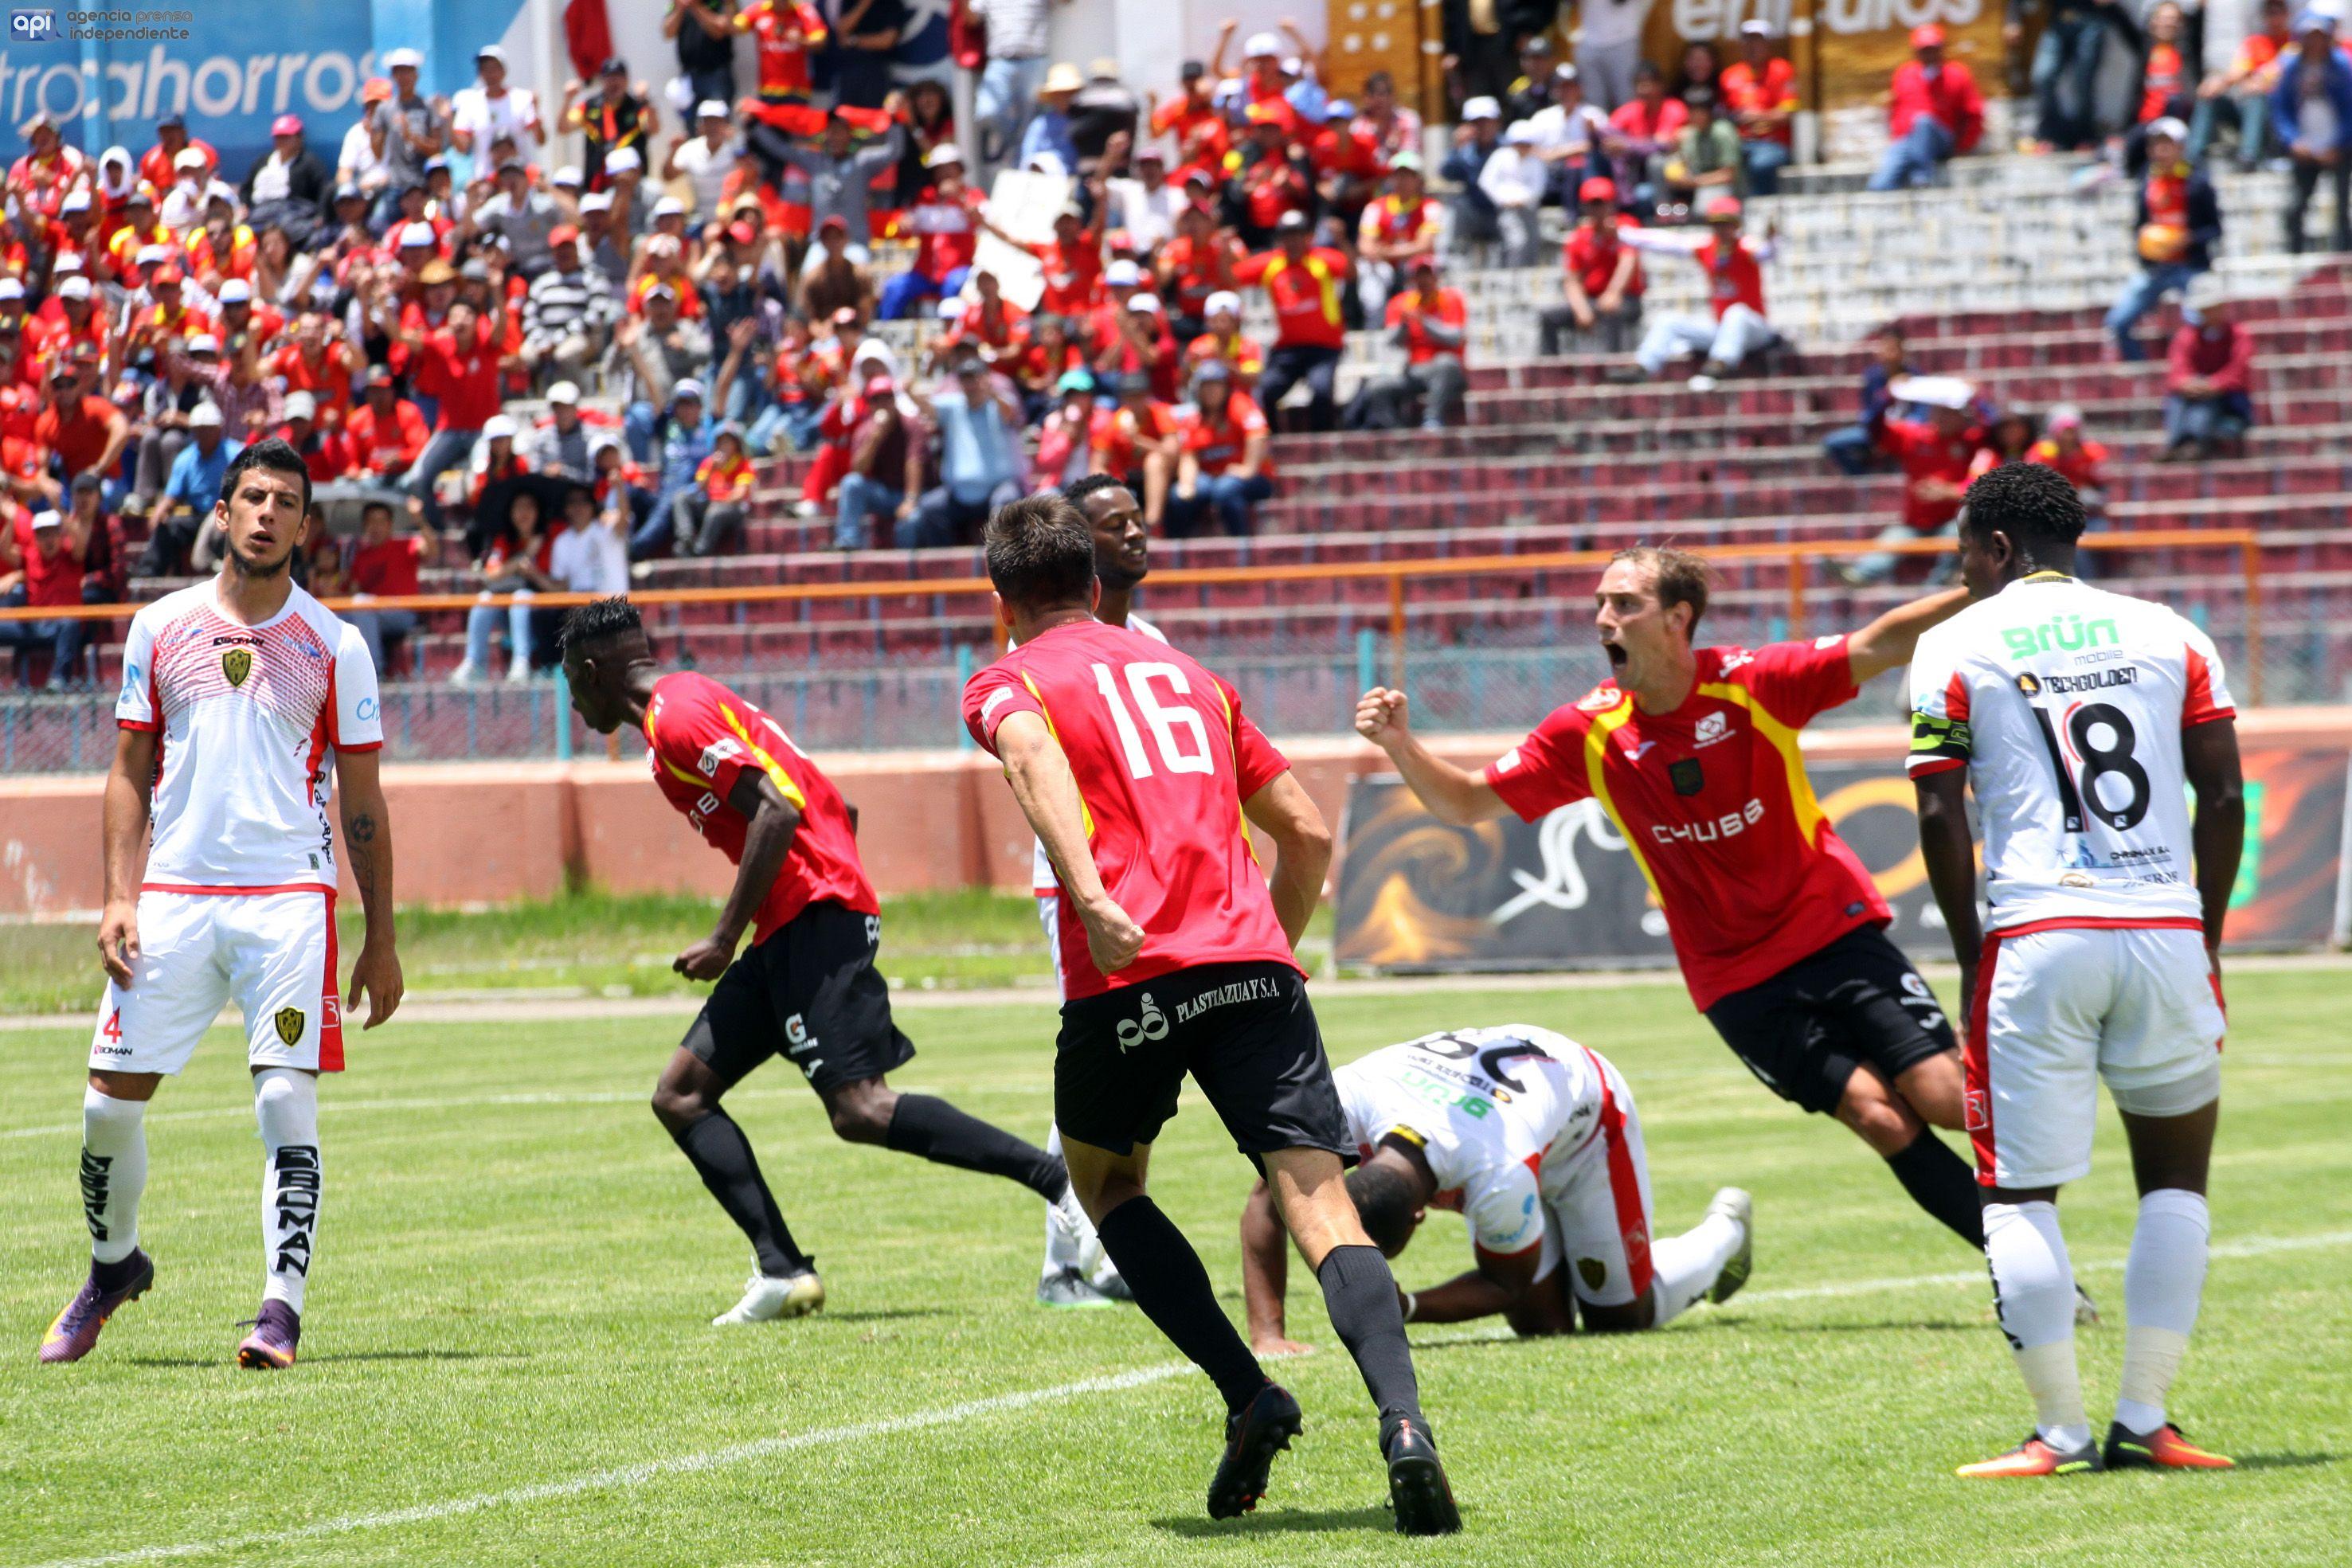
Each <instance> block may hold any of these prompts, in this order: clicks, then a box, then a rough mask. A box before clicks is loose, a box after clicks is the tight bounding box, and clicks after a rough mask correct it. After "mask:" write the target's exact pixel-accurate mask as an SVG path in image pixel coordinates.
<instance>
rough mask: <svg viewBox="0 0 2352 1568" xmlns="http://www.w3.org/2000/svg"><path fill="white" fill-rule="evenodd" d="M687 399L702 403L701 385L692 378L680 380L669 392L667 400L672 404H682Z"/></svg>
mask: <svg viewBox="0 0 2352 1568" xmlns="http://www.w3.org/2000/svg"><path fill="white" fill-rule="evenodd" d="M688 398H692V399H693V400H694V401H695V402H701V401H702V383H701V382H698V381H696V380H695V379H694V378H693V377H692V376H687V377H684V378H682V379H681V380H680V381H679V382H678V383H677V385H676V386H674V387H672V388H671V389H670V392H669V400H670V402H685V401H686V400H687V399H688Z"/></svg>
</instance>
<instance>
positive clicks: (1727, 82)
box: [1717, 55, 1797, 144]
mask: <svg viewBox="0 0 2352 1568" xmlns="http://www.w3.org/2000/svg"><path fill="white" fill-rule="evenodd" d="M1717 89H1718V90H1719V91H1721V92H1722V94H1723V107H1724V109H1725V110H1726V111H1727V113H1729V114H1731V115H1733V116H1734V117H1735V118H1736V117H1737V116H1739V115H1742V114H1772V113H1780V114H1788V113H1790V112H1792V111H1793V110H1795V109H1796V107H1797V68H1796V67H1794V66H1792V65H1790V63H1789V62H1788V61H1786V60H1784V59H1782V58H1780V57H1779V56H1777V55H1775V56H1774V57H1772V58H1770V59H1769V60H1766V61H1765V62H1764V68H1763V69H1762V70H1760V71H1759V70H1758V69H1757V68H1755V67H1753V66H1751V65H1749V64H1748V62H1747V61H1746V60H1736V61H1734V62H1733V63H1732V64H1731V65H1730V66H1728V67H1727V68H1725V70H1724V73H1723V75H1722V76H1721V77H1720V78H1718V79H1717ZM1739 134H1740V135H1742V136H1744V137H1746V138H1747V139H1748V140H1749V141H1779V142H1781V143H1783V144H1786V143H1787V142H1788V141H1789V139H1790V137H1789V122H1788V121H1787V120H1782V121H1781V122H1780V128H1779V129H1778V130H1775V131H1749V130H1748V128H1747V127H1745V126H1742V127H1740V131H1739Z"/></svg>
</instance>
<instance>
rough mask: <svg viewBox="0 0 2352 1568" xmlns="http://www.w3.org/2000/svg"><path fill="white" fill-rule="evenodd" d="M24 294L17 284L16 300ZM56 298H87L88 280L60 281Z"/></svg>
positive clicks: (11, 280) (224, 296)
mask: <svg viewBox="0 0 2352 1568" xmlns="http://www.w3.org/2000/svg"><path fill="white" fill-rule="evenodd" d="M8 281H9V282H11V283H16V279H15V278H13V277H12V278H10V279H9V280H8ZM24 294H25V289H24V285H22V284H17V286H16V297H17V298H20V299H21V298H24ZM58 298H60V299H87V298H89V278H87V277H68V278H66V279H64V280H63V281H61V282H60V283H58ZM221 298H223V299H226V298H228V296H227V295H226V293H224V294H223V295H222V296H221Z"/></svg>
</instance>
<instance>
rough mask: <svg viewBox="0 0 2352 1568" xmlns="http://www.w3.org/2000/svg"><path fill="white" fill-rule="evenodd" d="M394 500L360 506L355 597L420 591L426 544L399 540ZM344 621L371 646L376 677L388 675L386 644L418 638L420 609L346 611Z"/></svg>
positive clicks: (387, 596)
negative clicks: (420, 568)
mask: <svg viewBox="0 0 2352 1568" xmlns="http://www.w3.org/2000/svg"><path fill="white" fill-rule="evenodd" d="M392 526H393V510H392V503H391V502H389V501H382V500H376V501H370V502H368V503H367V504H366V505H365V506H363V507H361V508H360V542H359V547H358V548H357V549H354V550H352V569H351V578H352V597H353V598H355V599H404V598H406V597H408V596H409V595H411V594H413V593H415V592H416V591H417V587H416V569H417V567H418V566H419V564H421V563H422V562H423V561H424V559H425V540H424V539H423V538H419V537H418V536H417V535H415V534H404V535H402V536H400V537H399V538H394V536H393V531H392ZM343 619H344V620H346V621H348V622H351V623H352V626H353V627H355V628H357V629H358V632H359V634H360V640H361V641H362V642H363V643H366V644H367V651H368V658H369V660H370V661H371V662H373V664H374V665H375V673H376V674H377V675H378V676H382V675H383V674H384V673H385V666H384V658H383V646H384V644H385V643H387V642H391V641H394V640H395V639H401V638H407V637H413V636H415V634H416V612H415V611H414V610H401V609H397V608H394V609H385V610H346V611H345V612H343Z"/></svg>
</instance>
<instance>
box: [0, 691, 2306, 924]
mask: <svg viewBox="0 0 2352 1568" xmlns="http://www.w3.org/2000/svg"><path fill="white" fill-rule="evenodd" d="M2240 728H2241V729H2242V731H2244V732H2245V733H2246V734H2247V736H2248V737H2249V738H2250V739H2252V738H2260V739H2262V740H2263V741H2265V742H2266V743H2271V744H2293V743H2326V744H2338V745H2344V746H2347V747H2352V709H2346V708H2282V709H2273V710H2269V711H2266V712H2263V713H2252V714H2248V715H2245V716H2243V717H2242V719H2241V721H2240ZM1516 739H1517V737H1516V736H1457V737H1446V738H1445V739H1444V741H1443V743H1442V744H1441V746H1440V749H1441V750H1442V751H1444V753H1445V754H1446V755H1448V756H1450V757H1453V758H1455V759H1456V760H1458V761H1460V762H1462V763H1464V764H1465V765H1475V764H1477V763H1482V762H1484V761H1486V759H1487V758H1492V757H1493V756H1495V755H1496V753H1497V752H1499V751H1501V750H1502V749H1503V747H1507V746H1508V745H1510V744H1511V742H1512V741H1514V740H1516ZM1905 744H1906V737H1905V735H1904V733H1903V732H1902V730H1900V729H1899V728H1897V727H1894V726H1873V727H1866V728H1857V729H1843V730H1823V731H1821V732H1820V733H1818V734H1814V735H1809V736H1808V737H1806V746H1807V750H1808V751H1809V752H1810V753H1811V755H1814V756H1817V757H1821V758H1824V759H1827V758H1885V759H1887V760H1890V761H1891V760H1893V759H1895V758H1899V757H1900V756H1901V755H1902V753H1903V748H1904V746H1905ZM1285 749H1286V751H1287V752H1288V754H1289V756H1290V758H1291V762H1292V765H1293V767H1294V768H1296V769H1297V774H1298V778H1299V781H1300V782H1301V783H1302V784H1304V785H1305V786H1306V787H1307V792H1308V793H1309V794H1310V795H1311V796H1313V797H1314V799H1315V802H1316V804H1317V805H1318V806H1319V807H1320V808H1321V809H1322V810H1323V814H1324V816H1325V818H1326V819H1327V820H1328V821H1330V822H1331V823H1332V825H1333V827H1334V829H1335V830H1336V829H1337V828H1338V826H1339V813H1340V810H1341V809H1342V807H1343V805H1344V803H1345V801H1346V799H1347V786H1348V780H1349V779H1350V778H1351V777H1353V776H1354V775H1356V774H1358V773H1367V772H1378V771H1382V770H1385V769H1386V768H1387V766H1388V763H1387V758H1383V757H1382V756H1381V755H1380V753H1378V752H1376V751H1374V750H1373V749H1372V748H1371V747H1369V746H1366V745H1363V744H1362V743H1360V742H1358V741H1356V740H1353V739H1339V738H1331V739H1319V740H1302V741H1296V742H1292V743H1290V744H1289V745H1287V746H1286V747H1285ZM818 760H819V761H820V763H821V764H822V765H823V766H824V768H825V770H826V772H827V773H828V774H830V775H831V776H832V778H833V779H834V780H835V782H836V783H837V784H839V785H840V787H841V789H842V792H843V794H845V796H847V797H848V799H849V800H851V801H853V802H854V803H856V806H857V809H858V812H859V824H858V842H859V845H860V846H861V848H862V849H863V850H864V852H865V855H866V870H867V873H869V874H870V875H871V876H872V877H873V879H874V883H875V886H876V887H877V889H879V890H880V891H881V892H882V893H883V894H885V895H886V896H887V895H888V894H899V893H909V892H917V891H921V890H928V889H935V888H954V887H971V886H974V885H979V884H986V885H989V886H993V887H999V888H1003V889H1007V890H1015V889H1025V888H1026V887H1027V886H1028V884H1029V855H1030V838H1029V830H1028V827H1027V825H1026V824H1025V823H1024V822H1023V821H1022V820H1021V812H1020V810H1019V808H1017V807H1016V806H1014V804H1013V795H1012V791H1011V790H1009V789H1006V788H1005V786H1004V782H1003V778H1002V777H1001V775H1000V774H999V772H998V770H997V768H996V765H995V763H994V762H993V761H992V759H990V758H988V757H986V756H984V755H982V754H981V753H978V752H969V751H966V752H953V751H949V752H863V753H848V754H842V755H835V756H827V757H821V758H819V759H818ZM100 782H101V781H100V779H98V778H96V777H94V776H93V777H86V778H49V777H41V778H24V779H0V917H6V916H27V915H30V916H36V917H37V916H44V915H46V916H51V917H59V916H63V915H68V914H69V913H72V912H75V911H83V910H90V909H95V908H96V907H97V906H98V904H99V903H100V871H101V868H100V857H99V814H100V808H99V800H100ZM384 789H385V794H386V798H387V800H388V803H389V804H390V806H391V809H392V817H393V823H394V833H395V841H394V849H395V876H396V879H397V883H396V885H397V888H398V894H399V898H400V901H401V902H402V903H403V904H434V905H440V906H450V905H460V904H499V903H503V902H506V901H508V900H510V899H515V898H524V897H530V898H547V897H551V896H553V895H554V894H559V893H561V892H562V891H563V889H564V888H565V886H566V885H567V883H568V882H569V881H571V880H572V879H574V878H575V877H576V879H577V880H579V881H581V882H584V883H589V884H591V885H594V886H598V887H604V888H607V889H610V890H612V891H614V892H622V893H643V892H688V893H704V894H709V895H711V896H713V897H716V896H718V895H719V894H722V893H724V892H725V890H726V888H727V885H728V880H729V868H728V865H727V862H726V861H725V860H724V859H722V858H721V857H720V856H719V855H717V854H714V853H712V852H710V851H709V850H708V849H706V848H704V847H703V845H702V842H701V841H700V840H699V839H698V838H697V837H696V835H695V833H694V831H693V830H692V829H690V828H688V826H687V825H686V819H685V818H683V817H681V816H679V815H678V814H677V812H675V811H673V810H669V808H668V807H667V805H665V804H664V803H663V802H662V800H660V799H659V797H658V796H657V795H656V791H655V789H654V787H653V785H652V783H651V782H650V781H649V780H648V779H646V771H645V768H644V767H643V765H642V764H640V763H633V762H603V761H597V762H572V763H557V762H541V763H442V764H431V765H414V766H394V767H388V768H385V769H384ZM5 942H6V938H5V934H0V949H5Z"/></svg>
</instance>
